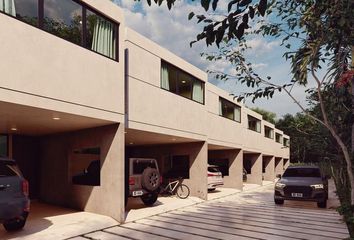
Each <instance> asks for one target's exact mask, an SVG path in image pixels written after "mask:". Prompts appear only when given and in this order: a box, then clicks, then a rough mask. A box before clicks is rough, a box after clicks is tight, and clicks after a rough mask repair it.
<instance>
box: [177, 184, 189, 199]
mask: <svg viewBox="0 0 354 240" xmlns="http://www.w3.org/2000/svg"><path fill="white" fill-rule="evenodd" d="M189 192H190V190H189V187H188V186H187V185H184V184H180V185H179V186H178V187H177V190H176V194H177V197H179V198H181V199H185V198H187V197H188V196H189Z"/></svg>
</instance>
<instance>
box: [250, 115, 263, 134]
mask: <svg viewBox="0 0 354 240" xmlns="http://www.w3.org/2000/svg"><path fill="white" fill-rule="evenodd" d="M248 129H250V130H252V131H256V132H261V120H259V119H257V118H255V117H252V116H250V115H248Z"/></svg>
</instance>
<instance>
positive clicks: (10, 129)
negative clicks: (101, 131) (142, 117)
mask: <svg viewBox="0 0 354 240" xmlns="http://www.w3.org/2000/svg"><path fill="white" fill-rule="evenodd" d="M108 124H111V122H109V121H104V120H100V119H94V118H89V117H83V116H78V115H74V114H67V113H62V112H55V111H51V110H46V109H40V108H34V107H28V106H24V105H19V104H13V103H7V102H1V101H0V133H12V134H23V135H33V136H39V135H46V134H52V133H58V132H67V131H74V130H80V129H85V128H92V127H98V126H104V125H108Z"/></svg>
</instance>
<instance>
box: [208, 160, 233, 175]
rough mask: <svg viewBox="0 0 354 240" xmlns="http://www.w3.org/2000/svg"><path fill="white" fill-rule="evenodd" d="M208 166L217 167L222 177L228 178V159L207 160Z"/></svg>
mask: <svg viewBox="0 0 354 240" xmlns="http://www.w3.org/2000/svg"><path fill="white" fill-rule="evenodd" d="M208 164H209V165H215V166H218V168H219V171H220V172H221V173H222V176H223V177H225V176H229V167H230V165H229V159H228V158H210V159H208Z"/></svg>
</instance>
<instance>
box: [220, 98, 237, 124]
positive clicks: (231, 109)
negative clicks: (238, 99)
mask: <svg viewBox="0 0 354 240" xmlns="http://www.w3.org/2000/svg"><path fill="white" fill-rule="evenodd" d="M219 115H220V116H222V117H225V118H228V119H231V120H234V121H236V122H241V107H239V106H237V105H236V104H234V103H232V102H230V101H228V100H226V99H224V98H221V97H220V98H219Z"/></svg>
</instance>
